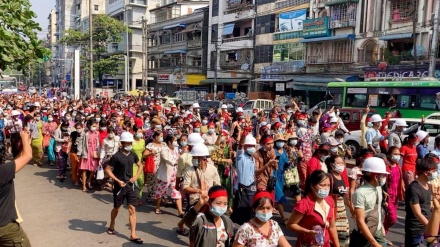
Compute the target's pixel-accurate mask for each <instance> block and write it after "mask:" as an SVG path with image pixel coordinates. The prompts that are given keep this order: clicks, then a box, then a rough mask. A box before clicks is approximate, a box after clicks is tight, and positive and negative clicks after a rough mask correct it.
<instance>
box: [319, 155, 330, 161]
mask: <svg viewBox="0 0 440 247" xmlns="http://www.w3.org/2000/svg"><path fill="white" fill-rule="evenodd" d="M328 157H329V156H328V155H323V156H321V161H322V162H325V160H326V159H327V158H328Z"/></svg>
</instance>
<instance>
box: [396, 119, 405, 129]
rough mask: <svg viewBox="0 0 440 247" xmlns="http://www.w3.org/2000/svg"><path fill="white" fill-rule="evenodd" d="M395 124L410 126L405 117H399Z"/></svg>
mask: <svg viewBox="0 0 440 247" xmlns="http://www.w3.org/2000/svg"><path fill="white" fill-rule="evenodd" d="M394 125H395V126H396V127H397V126H404V127H407V126H408V124H406V121H405V119H402V118H399V119H397V120H396V122H395V123H394Z"/></svg>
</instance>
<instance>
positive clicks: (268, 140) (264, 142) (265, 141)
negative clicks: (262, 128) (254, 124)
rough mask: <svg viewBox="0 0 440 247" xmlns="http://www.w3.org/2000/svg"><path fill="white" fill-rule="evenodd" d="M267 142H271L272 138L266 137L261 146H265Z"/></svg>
mask: <svg viewBox="0 0 440 247" xmlns="http://www.w3.org/2000/svg"><path fill="white" fill-rule="evenodd" d="M269 142H273V138H272V137H267V138H266V139H263V140H261V144H266V143H269Z"/></svg>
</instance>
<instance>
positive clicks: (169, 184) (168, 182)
mask: <svg viewBox="0 0 440 247" xmlns="http://www.w3.org/2000/svg"><path fill="white" fill-rule="evenodd" d="M165 144H166V146H164V148H162V151H161V152H160V164H159V169H158V171H157V187H156V193H155V198H156V209H155V211H154V212H155V213H156V214H161V213H162V211H161V210H160V205H161V201H162V197H163V196H165V194H167V195H168V196H169V197H171V199H173V200H174V201H175V203H176V207H177V214H178V217H180V218H183V211H182V195H181V194H180V191H178V190H176V177H177V161H178V159H179V144H178V142H177V138H176V137H174V136H173V135H167V136H166V137H165ZM168 204H171V203H168Z"/></svg>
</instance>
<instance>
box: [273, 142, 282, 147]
mask: <svg viewBox="0 0 440 247" xmlns="http://www.w3.org/2000/svg"><path fill="white" fill-rule="evenodd" d="M275 145H276V146H277V148H283V147H284V142H275Z"/></svg>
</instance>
